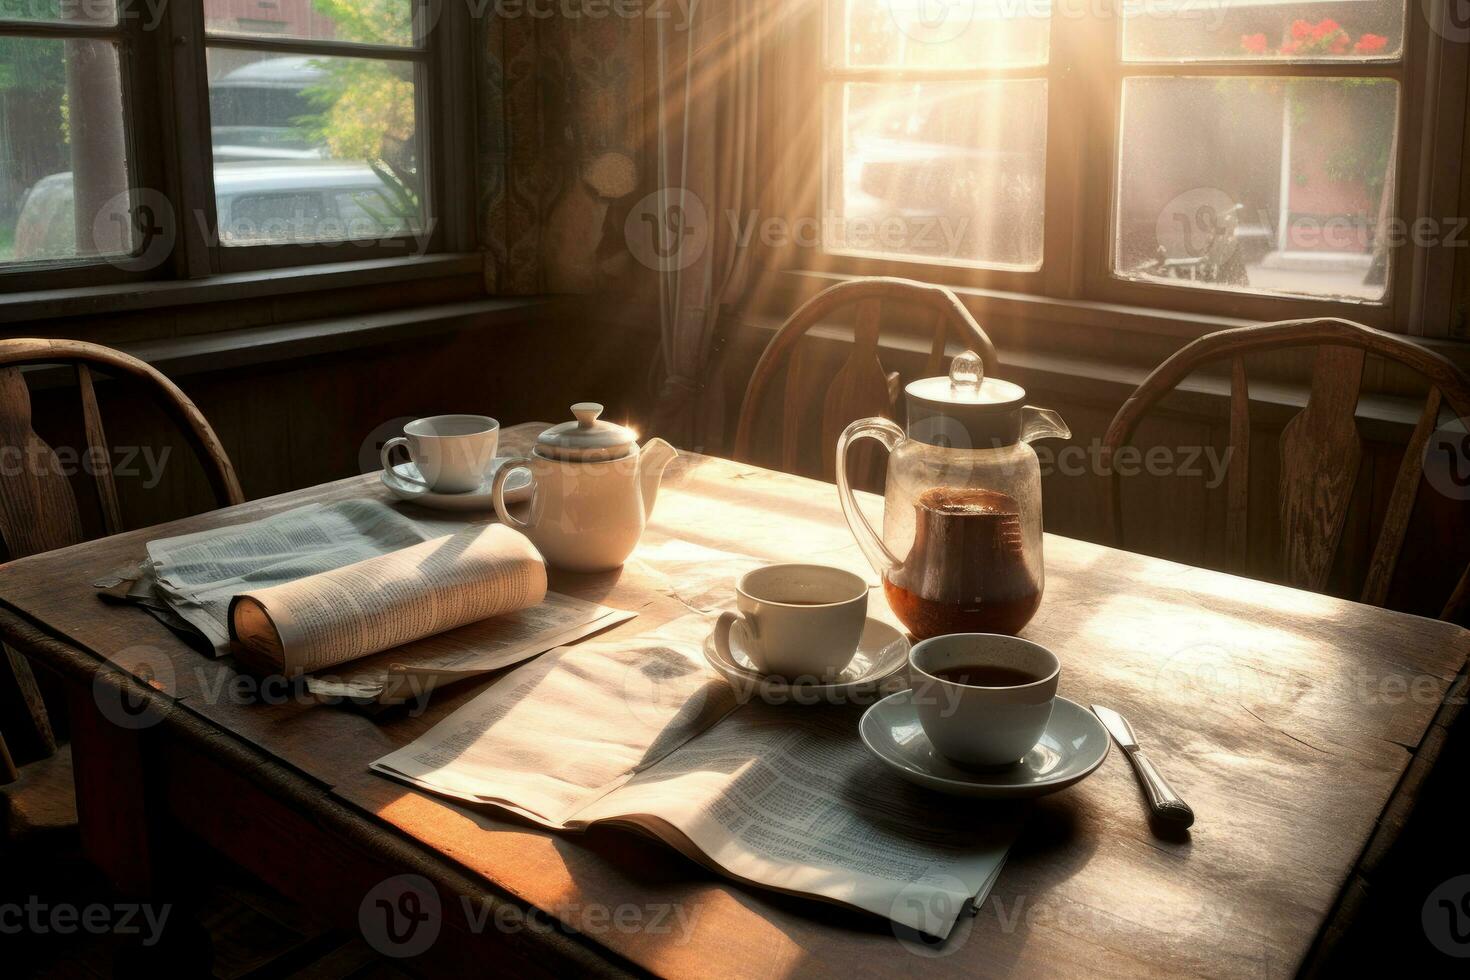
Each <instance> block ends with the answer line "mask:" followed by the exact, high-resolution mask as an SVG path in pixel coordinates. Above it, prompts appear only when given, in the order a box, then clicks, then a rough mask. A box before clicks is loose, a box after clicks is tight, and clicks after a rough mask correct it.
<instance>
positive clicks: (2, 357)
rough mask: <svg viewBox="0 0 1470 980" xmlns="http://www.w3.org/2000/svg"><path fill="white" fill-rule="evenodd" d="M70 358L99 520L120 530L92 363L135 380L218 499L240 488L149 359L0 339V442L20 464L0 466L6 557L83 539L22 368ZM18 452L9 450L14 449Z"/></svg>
mask: <svg viewBox="0 0 1470 980" xmlns="http://www.w3.org/2000/svg"><path fill="white" fill-rule="evenodd" d="M43 364H46V365H71V366H72V367H74V368H75V370H76V375H77V387H78V389H79V394H80V397H81V403H82V422H83V425H84V427H85V432H86V439H87V456H86V459H87V463H88V465H87V466H86V467H84V469H85V470H89V471H91V473H92V475H93V477H94V479H95V480H96V483H97V498H98V501H99V503H100V506H101V511H102V526H103V527H104V528H105V529H106V531H107V533H108V534H115V533H117V532H118V531H120V530H122V512H121V509H120V507H119V505H118V497H117V485H116V483H115V482H114V480H113V474H112V466H111V451H110V449H109V447H108V443H107V435H106V431H105V430H104V428H103V425H102V414H101V411H100V410H99V409H98V405H97V393H96V389H95V387H94V383H93V375H94V369H95V370H100V371H102V372H103V373H105V374H108V375H113V376H117V377H121V378H126V379H130V380H133V381H137V382H142V384H143V386H144V387H146V388H149V389H151V390H152V393H153V395H154V396H155V397H156V398H157V400H158V402H159V404H160V405H161V406H162V407H163V409H164V411H166V412H167V413H168V415H169V416H170V417H171V418H172V419H173V421H174V422H175V423H176V424H177V425H178V426H179V427H180V429H181V430H182V431H183V433H184V435H185V437H186V438H187V439H188V441H189V444H190V446H191V447H192V448H193V449H194V451H195V453H196V454H197V455H198V457H199V460H200V463H201V464H202V465H203V467H204V471H205V475H206V476H207V477H208V479H209V483H210V486H211V488H212V489H213V490H214V494H215V497H216V499H217V500H218V501H219V503H220V505H221V506H224V505H227V504H238V503H241V502H243V501H244V499H245V496H244V494H243V493H241V491H240V480H239V478H238V477H237V476H236V475H235V468H234V466H233V465H231V463H230V457H229V456H228V454H226V453H225V449H224V446H223V445H221V444H220V441H219V437H218V436H216V435H215V433H214V430H213V429H212V428H210V425H209V422H208V421H206V420H205V418H204V415H203V414H202V413H201V412H200V411H199V409H198V408H197V407H195V405H194V403H193V402H192V401H190V400H189V397H188V396H187V395H185V394H184V393H183V392H182V391H180V390H179V389H178V386H177V385H175V384H174V383H173V382H172V381H170V380H169V379H168V378H166V377H164V375H163V374H161V373H160V372H159V371H157V370H156V369H154V368H153V367H152V366H150V365H148V364H146V363H144V362H143V361H140V360H138V359H137V358H136V357H132V356H131V355H128V354H124V353H123V352H122V351H118V350H113V349H112V348H110V347H102V346H100V345H98V344H89V343H85V342H82V341H78V340H41V339H20V340H0V450H3V451H4V452H6V453H8V454H10V455H11V456H12V458H14V459H19V460H22V461H24V465H20V466H6V467H0V542H3V544H4V546H5V551H6V552H7V555H8V557H9V558H21V557H24V556H26V555H32V554H36V553H38V552H41V551H50V550H52V549H54V548H63V547H65V546H67V545H70V544H76V543H77V542H78V541H81V540H82V537H83V533H82V521H81V515H80V512H79V511H78V509H77V502H76V495H75V493H74V491H73V489H72V485H71V481H70V479H69V478H68V477H67V476H66V471H65V468H64V467H62V466H61V464H60V461H59V460H58V458H57V456H56V454H55V452H54V451H53V450H52V449H51V447H50V446H48V445H47V444H46V443H45V442H44V441H43V440H42V439H41V437H40V436H38V435H36V433H35V432H34V431H33V430H32V429H31V397H30V391H29V389H28V388H27V386H26V382H25V379H24V378H23V377H22V376H21V368H23V367H25V366H28V365H43ZM17 453H18V454H19V455H16V454H17Z"/></svg>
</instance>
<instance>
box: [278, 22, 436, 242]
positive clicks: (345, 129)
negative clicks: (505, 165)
mask: <svg viewBox="0 0 1470 980" xmlns="http://www.w3.org/2000/svg"><path fill="white" fill-rule="evenodd" d="M313 5H314V6H315V8H316V9H317V10H318V11H320V12H321V13H322V14H324V15H326V16H327V17H329V18H330V19H331V21H332V23H333V24H334V25H335V28H336V34H337V38H338V39H339V40H343V41H357V42H360V43H365V44H380V45H407V44H410V43H412V41H413V11H414V8H415V6H416V3H415V0H313ZM315 64H316V66H317V67H318V68H319V69H320V70H321V71H322V73H323V77H322V80H321V81H320V82H317V83H316V84H314V85H312V86H310V87H308V88H307V89H306V91H305V94H306V97H307V98H308V99H310V100H311V102H312V104H313V105H314V106H316V107H317V108H318V109H319V110H320V111H319V112H317V113H316V114H315V115H312V116H308V117H306V118H304V119H301V120H298V124H299V125H301V126H303V127H304V128H305V129H306V130H307V131H308V132H309V133H310V134H311V136H312V137H313V138H314V139H315V140H317V141H318V142H320V143H321V144H322V145H323V146H325V147H326V148H327V150H328V152H329V153H331V155H332V156H333V157H335V158H337V159H345V160H362V161H364V162H365V163H367V164H368V166H370V167H372V168H373V169H374V170H375V171H377V172H378V174H379V175H380V176H382V177H383V179H384V182H385V183H386V184H387V185H388V186H389V187H391V188H393V189H395V190H396V191H397V193H398V196H399V206H400V208H401V216H403V217H411V218H416V217H417V216H418V214H419V202H420V201H421V200H422V190H423V189H422V186H421V183H422V168H421V166H420V161H419V159H418V154H417V152H416V143H417V140H416V138H415V137H416V134H417V120H416V118H415V113H414V86H413V65H412V64H411V63H409V62H399V61H385V60H381V59H376V58H341V57H336V58H321V59H319V60H317V61H316V62H315Z"/></svg>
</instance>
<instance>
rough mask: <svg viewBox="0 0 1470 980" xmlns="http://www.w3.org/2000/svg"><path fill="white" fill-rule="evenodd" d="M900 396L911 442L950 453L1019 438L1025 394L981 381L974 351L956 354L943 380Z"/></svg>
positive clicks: (924, 381)
mask: <svg viewBox="0 0 1470 980" xmlns="http://www.w3.org/2000/svg"><path fill="white" fill-rule="evenodd" d="M904 392H905V393H906V394H907V395H908V408H909V420H908V421H909V424H908V434H909V437H910V438H912V439H918V440H919V441H920V442H927V443H929V444H931V445H935V446H946V447H951V446H952V447H954V448H956V449H980V448H986V447H992V446H1008V445H1011V444H1013V443H1015V442H1017V441H1018V440H1019V439H1020V436H1021V407H1022V405H1024V404H1025V401H1026V389H1025V388H1022V387H1021V386H1020V385H1018V384H1014V383H1012V382H1010V381H1002V380H1001V379H1000V378H987V377H985V362H984V361H982V360H981V359H980V355H978V354H976V353H975V352H974V351H968V350H967V351H965V352H964V353H962V354H958V355H956V356H955V358H954V360H953V361H952V362H951V363H950V366H949V375H948V376H947V377H938V378H920V379H919V380H917V381H913V382H910V383H909V384H908V386H906V387H905V388H904Z"/></svg>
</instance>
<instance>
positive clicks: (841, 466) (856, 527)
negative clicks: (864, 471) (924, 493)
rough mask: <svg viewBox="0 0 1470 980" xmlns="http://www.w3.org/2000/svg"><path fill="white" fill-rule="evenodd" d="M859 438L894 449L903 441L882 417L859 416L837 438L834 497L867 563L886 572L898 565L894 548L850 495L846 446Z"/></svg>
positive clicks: (895, 427)
mask: <svg viewBox="0 0 1470 980" xmlns="http://www.w3.org/2000/svg"><path fill="white" fill-rule="evenodd" d="M859 439H875V440H877V441H878V442H881V443H882V444H883V448H884V449H886V450H888V451H889V452H893V449H894V447H895V446H897V445H898V444H899V443H900V442H903V440H904V432H903V429H901V428H900V427H899V426H898V425H897V424H896V423H894V422H892V421H890V420H888V419H885V418H876V417H875V418H870V419H858V420H857V421H856V422H854V423H852V425H849V426H848V427H847V428H846V429H843V430H842V435H841V437H840V438H838V440H837V499H838V500H840V501H842V513H843V515H844V516H845V517H846V518H847V526H848V527H849V528H851V529H852V536H853V537H854V538H857V543H858V547H859V548H861V549H863V554H864V555H865V556H866V557H867V559H868V564H870V565H872V566H873V571H875V572H877V573H878V574H879V575H884V576H886V575H887V574H888V573H889V572H891V571H892V570H893V569H895V568H897V567H898V564H899V562H898V559H897V558H895V557H893V552H891V551H889V550H888V547H887V545H885V544H884V543H883V539H882V538H881V537H879V536H878V534H877V533H876V532H874V530H873V526H872V525H871V524H869V523H868V518H867V517H866V516H865V515H864V514H863V512H862V508H860V507H858V502H857V498H855V497H854V496H853V495H852V486H851V485H850V484H849V483H848V482H847V447H848V446H850V445H852V444H853V443H854V442H856V441H857V440H859Z"/></svg>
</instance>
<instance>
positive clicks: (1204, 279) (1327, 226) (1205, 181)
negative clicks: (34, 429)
mask: <svg viewBox="0 0 1470 980" xmlns="http://www.w3.org/2000/svg"><path fill="white" fill-rule="evenodd" d="M1397 105H1398V83H1397V82H1394V81H1391V80H1388V79H1368V78H1329V79H1302V78H1128V79H1124V82H1123V112H1122V122H1121V137H1120V140H1119V145H1120V146H1121V147H1122V153H1121V156H1120V159H1119V169H1118V201H1119V208H1118V226H1117V229H1116V235H1117V237H1116V247H1115V263H1116V266H1115V268H1116V271H1117V272H1118V273H1119V274H1120V275H1123V276H1126V277H1129V278H1136V279H1149V280H1157V281H1164V282H1169V283H1174V284H1181V285H1197V286H1209V287H1211V288H1235V289H1248V290H1250V291H1252V292H1262V293H1285V294H1294V295H1306V296H1319V297H1355V298H1359V299H1380V298H1382V297H1383V295H1384V292H1385V290H1386V285H1385V284H1386V282H1387V278H1388V276H1387V272H1388V270H1387V259H1388V256H1387V248H1388V246H1389V245H1391V244H1392V242H1393V239H1394V235H1395V225H1394V222H1393V221H1392V220H1390V219H1392V218H1393V215H1392V212H1391V211H1389V210H1388V209H1389V206H1390V202H1391V200H1392V188H1391V187H1390V186H1389V184H1390V183H1391V182H1392V169H1391V165H1390V160H1391V158H1392V155H1393V150H1394V130H1395V118H1396V115H1397Z"/></svg>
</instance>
